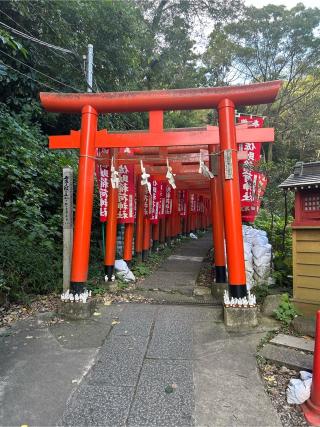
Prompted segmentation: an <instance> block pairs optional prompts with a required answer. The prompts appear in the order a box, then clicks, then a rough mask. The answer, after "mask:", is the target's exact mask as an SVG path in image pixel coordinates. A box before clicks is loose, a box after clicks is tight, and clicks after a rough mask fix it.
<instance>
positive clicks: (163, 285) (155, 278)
mask: <svg viewBox="0 0 320 427" xmlns="http://www.w3.org/2000/svg"><path fill="white" fill-rule="evenodd" d="M211 247H212V236H211V234H210V233H207V234H206V235H205V236H204V237H201V238H200V239H199V240H188V241H186V242H184V243H183V244H182V245H181V246H180V247H178V248H177V249H176V251H175V253H174V255H171V256H170V257H169V258H168V259H167V260H166V261H165V262H164V263H163V264H162V265H161V266H160V268H159V269H158V270H157V271H155V272H154V273H153V274H152V275H150V276H149V277H147V278H146V280H144V281H143V282H141V283H140V284H139V287H140V288H143V289H151V290H152V289H159V290H165V291H173V290H174V291H177V292H179V293H181V294H184V295H189V296H190V295H192V292H193V288H194V286H195V283H196V280H197V277H198V274H199V270H200V267H201V262H202V260H203V258H204V257H205V256H206V255H207V253H208V251H209V249H210V248H211Z"/></svg>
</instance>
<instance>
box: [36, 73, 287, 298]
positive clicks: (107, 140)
mask: <svg viewBox="0 0 320 427" xmlns="http://www.w3.org/2000/svg"><path fill="white" fill-rule="evenodd" d="M280 87H281V82H280V81H273V82H266V83H258V84H252V85H244V86H234V87H218V88H200V89H176V90H163V91H140V92H119V93H102V94H91V93H84V94H65V93H59V94H57V93H44V92H42V93H40V99H41V102H42V105H43V106H44V108H45V109H46V110H47V111H51V112H65V113H81V116H82V118H81V132H80V134H79V133H78V132H71V134H70V136H60V137H51V139H50V147H51V148H79V150H80V160H79V171H78V188H77V200H76V215H75V230H74V244H73V254H72V267H71V289H72V290H73V291H74V292H77V293H79V292H81V291H82V289H83V285H84V283H85V282H86V280H87V274H88V260H89V250H90V234H91V218H92V205H93V186H94V166H95V151H96V148H98V147H108V148H114V147H130V146H131V147H133V146H134V147H137V146H140V147H147V146H149V147H152V146H158V147H160V146H169V145H171V146H172V145H200V144H202V145H203V144H207V145H208V147H209V151H210V152H212V150H213V145H214V144H219V141H220V151H221V153H223V155H222V156H220V162H219V163H220V172H219V176H220V177H221V181H222V185H221V186H222V191H221V188H219V185H218V184H217V183H215V180H212V181H213V183H212V184H211V192H212V195H214V196H215V200H216V201H217V200H221V199H220V197H221V192H222V193H223V208H224V229H225V238H226V249H227V259H228V282H229V290H230V293H231V296H234V297H243V296H245V295H246V275H245V266H244V255H243V239H242V224H241V210H240V191H239V179H238V164H237V146H236V142H237V138H238V142H241V141H242V138H241V132H242V129H241V128H239V129H238V130H237V131H236V127H235V106H241V105H257V104H263V103H270V102H273V101H274V100H275V98H276V96H277V94H278V92H279V89H280ZM207 108H217V109H218V115H219V129H218V131H217V129H214V128H211V127H208V128H207V129H205V130H187V131H164V130H163V120H162V114H163V113H162V112H163V111H165V110H185V109H188V110H189V109H207ZM147 111H149V112H150V127H149V131H147V132H137V133H136V132H134V133H131V134H128V133H125V134H123V133H112V134H111V133H109V132H107V131H105V130H103V131H97V121H98V114H99V113H108V112H110V113H111V112H113V113H114V112H147ZM259 131H260V132H259ZM218 132H219V135H218ZM251 132H252V133H251ZM268 132H269V133H268ZM244 133H245V132H243V135H244ZM254 133H255V135H254V137H253V139H249V140H248V139H245V140H243V142H250V141H254V142H257V141H261V142H264V141H270V140H271V141H272V140H273V133H272V130H270V129H255V131H254V132H253V130H250V131H249V132H247V135H245V136H243V137H244V138H249V135H253V134H254ZM129 135H130V136H129ZM210 135H211V138H210ZM218 136H219V138H218ZM137 137H139V139H138V141H137ZM263 138H266V139H263ZM217 197H218V198H217ZM212 205H213V206H215V208H213V212H212V214H213V220H214V219H215V220H216V221H218V223H220V224H218V225H219V226H220V228H222V227H221V226H222V218H223V216H222V212H221V209H220V208H219V203H212ZM220 207H221V204H220ZM108 209H109V213H110V218H116V214H117V191H116V189H111V191H110V192H109V206H108ZM138 224H139V222H138ZM213 225H214V223H213ZM214 231H215V232H217V233H214V234H217V236H219V238H220V236H221V231H222V238H220V241H219V242H218V243H219V244H220V246H221V243H222V242H223V240H222V239H223V228H222V230H220V232H219V230H216V229H215V230H214ZM137 232H138V230H137ZM107 236H109V239H108V240H109V243H110V244H111V243H113V244H114V247H113V248H111V247H109V248H108V249H109V251H107V252H108V254H106V257H105V264H106V266H107V267H111V266H112V265H113V263H114V256H115V236H116V220H115V221H112V220H109V221H108V223H107ZM217 236H216V237H215V244H216V239H217V238H218V237H217ZM215 249H216V251H217V248H215ZM220 252H221V253H222V248H221V250H220ZM223 253H224V248H223ZM223 258H224V254H223ZM216 261H217V266H218V267H219V266H220V267H222V268H224V266H225V264H223V265H221V264H220V263H219V260H216ZM220 262H221V261H220Z"/></svg>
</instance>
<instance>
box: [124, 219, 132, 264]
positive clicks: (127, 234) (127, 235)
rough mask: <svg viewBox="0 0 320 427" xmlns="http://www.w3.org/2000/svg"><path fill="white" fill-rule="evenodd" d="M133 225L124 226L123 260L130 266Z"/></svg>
mask: <svg viewBox="0 0 320 427" xmlns="http://www.w3.org/2000/svg"><path fill="white" fill-rule="evenodd" d="M133 231H134V224H133V223H128V224H125V226H124V248H123V259H124V260H125V261H126V263H127V264H129V265H130V263H131V261H132V241H133Z"/></svg>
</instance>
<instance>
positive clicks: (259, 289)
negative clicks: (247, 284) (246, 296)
mask: <svg viewBox="0 0 320 427" xmlns="http://www.w3.org/2000/svg"><path fill="white" fill-rule="evenodd" d="M251 292H252V293H253V294H254V295H255V296H256V298H257V303H258V304H263V301H264V300H265V298H266V297H267V296H268V295H269V294H270V289H269V287H268V286H266V285H263V284H262V285H256V286H253V287H252V289H251Z"/></svg>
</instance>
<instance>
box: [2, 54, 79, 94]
mask: <svg viewBox="0 0 320 427" xmlns="http://www.w3.org/2000/svg"><path fill="white" fill-rule="evenodd" d="M0 52H1V53H3V54H4V55H6V56H8V57H9V58H11V59H13V60H15V61H17V62H19V63H20V64H23V65H25V66H26V67H28V68H30V69H31V70H33V71H35V72H36V73H39V74H42V75H43V76H45V77H47V78H48V79H50V80H52V81H54V82H56V83H59V84H60V85H63V86H65V87H69V88H70V89H72V90H74V91H76V92H81V91H80V90H79V89H77V88H75V87H73V86H70V85H68V84H66V83H63V82H61V81H60V80H57V79H55V78H54V77H51V76H49V75H48V74H45V73H43V72H42V71H39V70H37V69H36V68H33V67H31V65H28V64H26V63H25V62H23V61H20V59H18V58H15V57H14V56H11V55H9V54H8V53H6V52H4V51H3V50H1V49H0Z"/></svg>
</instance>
